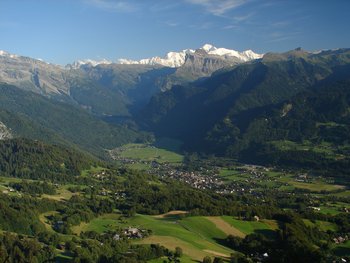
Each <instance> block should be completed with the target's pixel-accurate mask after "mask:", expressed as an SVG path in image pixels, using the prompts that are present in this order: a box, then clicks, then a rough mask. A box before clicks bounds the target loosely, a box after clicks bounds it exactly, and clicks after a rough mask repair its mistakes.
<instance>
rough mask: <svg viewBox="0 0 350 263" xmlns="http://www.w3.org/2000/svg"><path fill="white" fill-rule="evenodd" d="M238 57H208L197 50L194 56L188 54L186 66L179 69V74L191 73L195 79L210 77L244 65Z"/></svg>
mask: <svg viewBox="0 0 350 263" xmlns="http://www.w3.org/2000/svg"><path fill="white" fill-rule="evenodd" d="M244 62H245V61H242V60H241V59H239V58H236V57H225V56H217V55H208V54H207V53H205V52H202V50H197V51H196V52H195V53H194V54H187V55H186V59H185V63H184V65H183V66H182V67H181V68H179V69H178V72H179V73H182V74H185V73H187V74H188V73H190V74H191V75H192V76H193V78H200V77H208V76H210V75H211V74H212V73H213V72H215V71H217V70H219V69H222V68H226V67H231V66H234V65H237V64H240V63H244Z"/></svg>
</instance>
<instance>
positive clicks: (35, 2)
mask: <svg viewBox="0 0 350 263" xmlns="http://www.w3.org/2000/svg"><path fill="white" fill-rule="evenodd" d="M349 13H350V1H349V0H0V50H5V51H8V52H10V53H14V54H19V55H24V56H29V57H33V58H40V59H44V60H45V61H47V62H50V63H55V64H61V65H65V64H68V63H71V62H73V61H76V60H78V59H87V58H90V59H95V60H100V59H108V60H112V61H116V60H117V59H119V58H128V59H137V60H138V59H141V58H148V57H153V56H164V55H165V54H166V53H167V52H168V51H180V50H183V49H187V48H192V49H196V48H199V47H201V46H203V45H204V44H206V43H209V44H213V45H214V46H216V47H225V48H229V49H234V50H238V51H243V50H247V49H251V50H253V51H255V52H257V53H266V52H284V51H288V50H291V49H294V48H297V47H302V48H303V49H306V50H310V51H314V50H320V49H333V48H340V47H344V48H345V47H348V48H350V31H349V26H350V15H349Z"/></svg>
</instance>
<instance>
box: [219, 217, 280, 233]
mask: <svg viewBox="0 0 350 263" xmlns="http://www.w3.org/2000/svg"><path fill="white" fill-rule="evenodd" d="M222 219H223V220H225V221H226V222H227V223H229V224H230V225H231V226H233V227H234V228H236V229H238V230H239V231H241V232H242V233H244V234H245V235H249V234H252V233H254V232H261V233H262V234H266V235H274V232H273V231H274V230H276V228H277V223H276V222H275V221H273V222H272V221H271V220H269V221H268V220H264V221H244V220H238V219H235V218H233V217H230V216H222ZM270 221H271V222H270ZM267 222H268V223H267Z"/></svg>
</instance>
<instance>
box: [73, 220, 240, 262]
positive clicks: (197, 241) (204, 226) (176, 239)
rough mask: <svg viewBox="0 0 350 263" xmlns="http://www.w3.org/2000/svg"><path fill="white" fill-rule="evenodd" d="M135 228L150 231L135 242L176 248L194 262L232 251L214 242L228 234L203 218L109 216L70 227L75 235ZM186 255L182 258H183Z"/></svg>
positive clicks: (224, 255) (226, 254)
mask: <svg viewBox="0 0 350 263" xmlns="http://www.w3.org/2000/svg"><path fill="white" fill-rule="evenodd" d="M129 226H135V227H138V228H141V229H149V230H152V235H151V236H150V237H148V238H145V239H142V240H138V241H135V242H137V243H143V244H157V243H159V244H161V245H163V246H165V247H168V248H169V249H175V247H177V246H179V247H181V248H182V249H183V252H184V254H185V255H186V256H187V257H188V258H191V259H193V260H202V259H203V257H205V256H206V255H209V256H212V257H213V256H215V255H216V256H222V257H229V256H230V254H231V253H234V251H233V250H231V249H229V248H226V247H224V246H222V245H220V244H218V243H217V240H218V239H224V238H226V237H227V234H226V233H224V232H223V231H221V230H220V229H219V228H217V227H216V226H215V224H214V223H212V222H210V221H209V220H207V219H206V218H205V217H186V218H183V219H177V217H176V216H175V217H155V216H148V215H136V216H134V217H132V218H128V219H123V220H119V216H118V215H116V214H114V215H112V214H108V215H104V216H101V217H98V218H96V219H93V220H92V221H90V222H89V223H88V224H86V223H83V224H81V225H79V226H76V227H73V228H72V230H73V232H74V233H76V234H78V233H80V232H82V231H96V232H99V233H102V232H104V231H107V230H112V229H116V228H118V227H120V228H124V227H129ZM186 256H185V258H186Z"/></svg>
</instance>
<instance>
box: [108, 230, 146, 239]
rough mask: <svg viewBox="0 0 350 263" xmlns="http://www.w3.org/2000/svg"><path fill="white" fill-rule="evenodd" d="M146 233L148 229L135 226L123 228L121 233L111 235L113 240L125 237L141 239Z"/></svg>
mask: <svg viewBox="0 0 350 263" xmlns="http://www.w3.org/2000/svg"><path fill="white" fill-rule="evenodd" d="M147 235H148V231H147V230H144V229H139V228H136V227H128V228H125V229H124V230H123V231H122V233H120V234H115V235H114V236H113V239H114V240H121V239H123V238H127V239H141V238H144V237H145V236H147Z"/></svg>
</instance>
